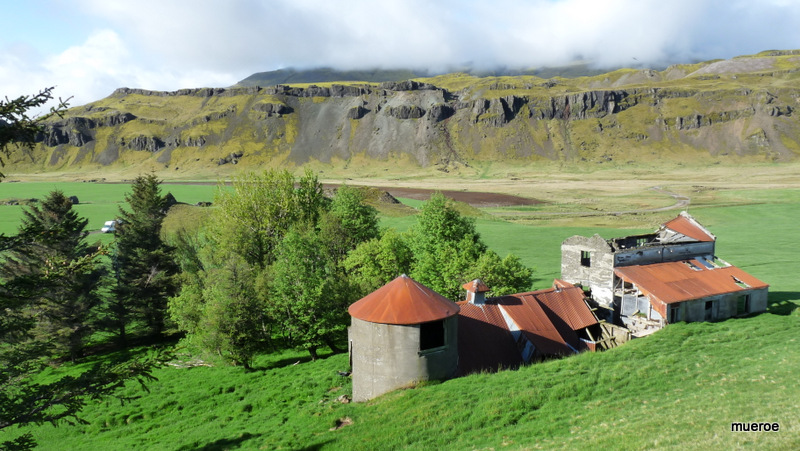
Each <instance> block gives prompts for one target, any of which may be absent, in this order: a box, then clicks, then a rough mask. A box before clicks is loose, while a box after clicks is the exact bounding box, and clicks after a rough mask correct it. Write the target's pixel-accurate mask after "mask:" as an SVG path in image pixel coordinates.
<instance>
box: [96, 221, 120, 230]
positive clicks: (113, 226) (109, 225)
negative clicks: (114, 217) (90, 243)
mask: <svg viewBox="0 0 800 451" xmlns="http://www.w3.org/2000/svg"><path fill="white" fill-rule="evenodd" d="M100 231H101V232H103V233H113V232H116V231H117V221H106V222H105V224H103V228H102V229H100Z"/></svg>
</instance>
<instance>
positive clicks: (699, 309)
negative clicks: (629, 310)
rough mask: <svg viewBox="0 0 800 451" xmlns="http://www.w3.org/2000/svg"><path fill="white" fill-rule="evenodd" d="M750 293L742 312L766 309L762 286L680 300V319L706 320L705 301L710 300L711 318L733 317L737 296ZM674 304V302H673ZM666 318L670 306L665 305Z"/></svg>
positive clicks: (764, 291) (690, 320)
mask: <svg viewBox="0 0 800 451" xmlns="http://www.w3.org/2000/svg"><path fill="white" fill-rule="evenodd" d="M748 294H749V295H750V305H749V309H748V311H747V312H745V313H743V315H744V314H749V313H757V312H764V311H766V310H767V297H768V290H767V289H766V288H762V289H760V290H749V291H740V292H736V293H731V294H724V295H719V296H711V297H707V298H702V299H696V300H693V301H686V302H681V303H680V304H678V308H679V309H680V316H679V318H680V321H686V322H694V321H706V302H711V303H712V305H711V320H712V321H716V320H725V319H728V318H733V317H735V316H737V315H738V310H737V309H738V303H739V298H740V297H741V296H743V295H748ZM673 305H674V304H673ZM666 308H667V311H666V313H667V320H668V321H669V319H670V316H669V308H670V306H669V305H667V306H666Z"/></svg>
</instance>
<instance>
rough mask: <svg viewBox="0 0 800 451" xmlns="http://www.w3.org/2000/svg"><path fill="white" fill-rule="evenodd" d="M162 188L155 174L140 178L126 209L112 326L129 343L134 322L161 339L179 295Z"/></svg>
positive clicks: (114, 257) (119, 231)
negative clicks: (165, 232)
mask: <svg viewBox="0 0 800 451" xmlns="http://www.w3.org/2000/svg"><path fill="white" fill-rule="evenodd" d="M160 184H161V181H160V180H159V179H158V178H157V177H156V176H155V175H154V174H149V175H141V176H139V177H137V178H136V179H135V180H134V181H133V184H132V186H131V193H129V194H126V195H125V201H126V202H127V203H128V205H129V207H130V210H126V209H124V208H120V223H119V224H118V226H117V232H116V235H117V239H116V248H115V250H114V253H113V255H112V261H113V270H114V272H115V275H116V279H117V280H116V286H115V288H114V290H113V291H114V297H115V298H114V299H113V300H112V301H111V303H110V305H109V310H110V315H109V316H108V317H107V319H106V323H107V324H108V325H110V326H112V328H113V329H114V330H115V331H116V333H117V336H118V339H119V340H120V341H121V342H123V343H124V342H125V340H126V335H127V326H128V325H129V324H130V322H131V320H133V319H138V320H141V321H143V323H144V325H145V326H146V327H147V331H148V333H149V334H150V335H151V336H160V335H161V333H162V332H163V331H164V328H165V321H166V319H167V315H166V313H167V299H168V298H169V297H170V296H173V295H174V294H175V293H176V291H177V285H176V280H175V277H174V276H175V274H176V273H177V270H178V266H177V264H176V262H175V257H174V248H173V247H172V246H169V245H168V244H166V243H165V242H164V241H163V240H162V239H161V224H162V222H163V220H164V217H165V216H166V214H167V204H166V198H165V196H162V195H161V188H160Z"/></svg>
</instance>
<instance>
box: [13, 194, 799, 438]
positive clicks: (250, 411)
mask: <svg viewBox="0 0 800 451" xmlns="http://www.w3.org/2000/svg"><path fill="white" fill-rule="evenodd" d="M3 185H4V184H2V185H0V190H2V189H3V188H5V187H4V186H3ZM212 188H213V187H209V193H212V192H213V189H212ZM62 189H63V188H62ZM165 189H167V190H172V187H171V186H166V187H165ZM65 192H66V190H65ZM67 194H70V193H67ZM175 195H176V197H177V198H178V200H182V199H181V197H180V196H179V195H178V194H175ZM27 196H28V197H31V195H27ZM725 196H732V197H736V199H725V200H726V202H721V203H720V204H724V205H726V206H715V205H714V203H713V202H708V203H704V204H703V205H698V206H697V207H692V208H690V212H691V213H692V214H693V215H694V216H695V217H696V218H697V219H698V220H699V221H700V222H701V223H703V224H704V225H705V226H707V227H708V228H709V229H710V231H711V232H712V233H714V234H715V235H716V236H717V238H718V241H717V243H718V244H717V249H718V252H717V253H718V255H719V256H720V257H721V258H723V259H725V260H727V261H729V262H731V263H733V264H735V265H737V266H739V267H741V268H743V269H745V270H746V271H748V272H750V273H751V274H753V275H754V276H756V277H758V278H760V279H762V280H764V281H766V282H768V283H770V285H771V286H770V307H769V311H768V312H767V313H763V314H759V315H754V316H751V317H747V318H737V319H730V320H727V321H722V322H716V323H691V324H685V323H679V324H675V325H670V326H669V327H667V328H666V329H664V330H662V331H660V332H657V333H656V334H654V335H652V336H650V337H647V338H642V339H638V340H635V341H633V342H630V343H627V344H625V345H624V346H622V347H620V348H617V349H614V350H611V351H607V352H603V353H597V354H591V353H585V354H581V355H578V356H574V357H570V358H566V359H562V360H554V361H549V362H545V363H540V364H534V365H530V366H527V367H524V368H522V369H520V370H518V371H503V372H500V373H497V374H478V375H472V376H468V377H463V378H459V379H454V380H450V381H446V382H441V383H437V382H432V383H426V384H422V385H421V386H419V387H417V388H414V389H408V390H399V391H396V392H393V393H389V394H387V395H384V396H382V397H379V398H377V399H375V400H373V401H370V402H367V403H360V404H350V403H347V404H346V403H342V402H340V401H338V399H339V397H340V396H341V395H347V394H349V393H350V390H351V388H350V382H349V378H347V377H342V376H340V375H339V374H338V372H339V371H343V370H347V369H348V358H347V355H345V354H339V355H323V358H322V359H320V360H318V361H315V362H310V361H307V357H306V355H307V354H306V353H304V352H301V351H297V352H291V351H289V352H283V353H276V354H270V355H263V356H261V357H260V358H259V359H258V360H257V361H256V362H255V367H256V369H255V370H253V371H245V370H243V369H242V368H235V367H226V366H203V365H204V364H206V363H209V364H213V361H210V362H206V361H204V360H201V357H200V356H198V355H195V354H193V353H192V352H190V349H191V348H190V347H179V348H178V351H177V352H178V354H179V357H178V359H176V360H175V361H174V362H172V364H171V365H170V366H167V367H165V368H162V369H160V370H158V371H156V373H155V375H156V376H157V377H158V379H159V380H158V381H156V382H152V383H150V384H148V389H149V393H143V392H141V391H140V390H139V388H138V386H136V385H130V386H129V387H126V389H125V390H124V392H123V393H122V394H123V395H136V396H140V397H139V398H137V399H133V400H131V401H129V402H127V403H125V404H120V403H119V402H118V401H115V400H109V401H100V402H92V403H91V404H90V405H89V406H88V407H87V408H86V409H85V411H84V415H83V417H84V419H85V420H86V421H88V423H89V424H86V425H75V426H68V425H61V426H59V427H53V426H51V425H48V424H46V425H41V426H37V427H31V428H29V429H24V430H30V431H32V432H33V434H34V436H35V437H36V439H37V440H38V441H39V443H40V445H41V449H52V450H61V449H103V450H130V449H148V450H149V449H175V450H190V449H192V450H193V449H206V450H214V449H321V448H329V449H343V450H357V449H364V450H374V449H499V448H507V449H539V448H541V449H592V450H594V449H622V450H627V449H687V448H693V449H738V448H751V449H787V450H788V449H798V448H800V384H798V383H797V372H798V369H800V338H798V333H799V332H800V309H798V306H800V278H798V277H797V270H798V265H797V255H800V241H798V239H797V238H798V232H797V230H798V228H797V224H798V223H800V192H798V190H771V191H741V192H738V193H733V192H728V193H726V194H725ZM0 197H7V196H5V195H0ZM187 197H188V195H187ZM201 200H202V199H201ZM734 200H735V202H734ZM727 201H731V202H727ZM3 208H5V207H3ZM676 214H677V211H670V212H663V213H659V214H655V215H653V216H652V217H648V219H647V222H648V223H649V222H650V221H653V220H657V221H661V222H663V221H665V220H668V219H670V218H672V217H674V216H675V215H676ZM585 221H586V220H584V219H581V218H578V219H576V220H575V224H576V225H577V226H573V227H570V226H562V225H561V224H560V223H559V225H551V226H546V225H537V226H531V225H526V224H521V223H512V222H507V221H501V220H493V219H486V218H480V219H477V220H476V225H477V228H478V230H479V231H480V233H481V235H482V237H483V239H484V241H485V242H486V243H487V244H488V245H489V246H490V247H491V248H492V249H494V250H496V251H497V252H498V253H500V254H501V255H505V254H507V253H508V252H513V253H515V254H517V255H519V256H520V257H521V258H522V259H523V261H524V262H525V263H526V264H528V265H530V266H534V267H536V273H535V276H536V282H535V285H536V287H537V288H541V287H545V286H548V285H550V283H552V279H553V278H554V277H558V275H559V272H560V249H559V247H560V243H561V241H563V240H564V239H565V238H567V237H569V236H571V235H574V234H582V235H590V234H594V233H599V234H600V235H601V236H603V237H605V238H611V237H614V236H623V235H629V234H634V233H639V232H644V231H650V230H653V229H652V228H651V227H644V226H642V227H639V228H624V229H623V228H619V229H617V228H595V227H592V226H591V224H590V223H587V222H585ZM413 222H414V218H413V217H391V218H387V217H384V218H382V226H384V227H396V228H398V229H401V230H402V229H405V228H407V227H409V226H410V225H411V224H413ZM634 222H635V221H634ZM656 223H657V222H656ZM354 301H355V300H354ZM751 421H761V422H767V421H768V422H777V423H779V424H780V430H779V431H778V432H756V433H752V432H731V422H751ZM337 426H339V427H338V428H337ZM24 430H11V431H9V436H10V435H11V434H17V433H21V432H23V431H24ZM0 438H3V437H0Z"/></svg>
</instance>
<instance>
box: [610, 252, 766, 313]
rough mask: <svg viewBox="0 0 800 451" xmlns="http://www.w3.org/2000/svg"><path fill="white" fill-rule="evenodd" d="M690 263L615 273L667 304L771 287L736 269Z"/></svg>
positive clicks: (647, 266) (621, 270)
mask: <svg viewBox="0 0 800 451" xmlns="http://www.w3.org/2000/svg"><path fill="white" fill-rule="evenodd" d="M688 263H689V262H688V261H684V262H669V263H657V264H653V265H640V266H626V267H622V268H615V269H614V272H615V273H616V274H617V276H619V277H620V278H622V279H623V280H625V281H627V282H630V283H633V284H634V285H636V286H637V288H639V290H640V291H642V292H643V293H645V294H647V295H651V296H653V297H655V298H657V299H659V300H661V301H662V302H664V303H667V304H672V303H675V302H683V301H688V300H692V299H701V298H705V297H709V296H717V295H721V294H729V293H736V292H740V291H750V290H756V289H762V288H767V287H769V285H768V284H766V283H764V282H762V281H760V280H758V279H756V278H755V277H753V276H751V275H750V274H747V273H746V272H744V271H742V270H741V269H739V268H737V267H735V266H727V267H721V268H713V269H709V268H707V267H706V266H702V265H700V266H697V265H695V268H696V269H693V268H692V267H691V266H690V265H689V264H688Z"/></svg>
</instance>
